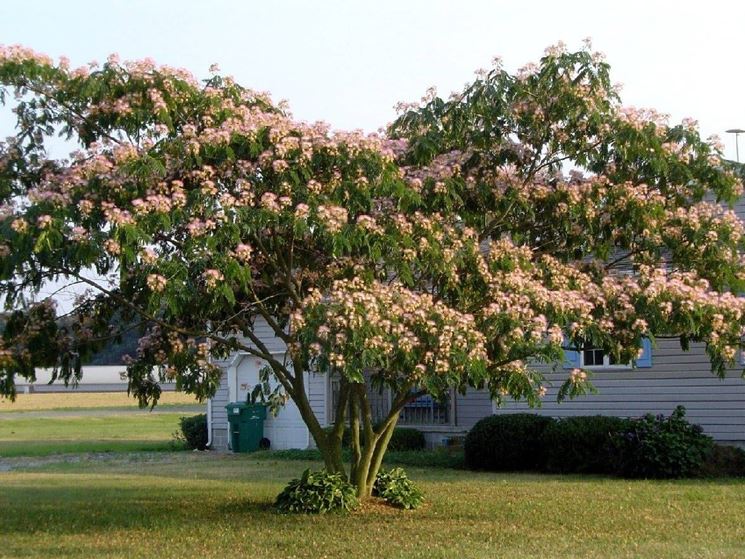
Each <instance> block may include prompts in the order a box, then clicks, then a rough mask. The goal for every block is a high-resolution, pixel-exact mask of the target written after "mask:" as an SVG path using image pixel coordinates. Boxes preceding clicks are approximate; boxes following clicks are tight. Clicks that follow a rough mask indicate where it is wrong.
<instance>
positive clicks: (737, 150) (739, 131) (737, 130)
mask: <svg viewBox="0 0 745 559" xmlns="http://www.w3.org/2000/svg"><path fill="white" fill-rule="evenodd" d="M725 132H727V134H734V135H735V153H736V154H737V162H738V163H739V162H740V143H739V142H738V138H739V137H740V134H743V133H745V130H743V129H742V128H730V129H729V130H725Z"/></svg>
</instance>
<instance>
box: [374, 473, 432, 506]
mask: <svg viewBox="0 0 745 559" xmlns="http://www.w3.org/2000/svg"><path fill="white" fill-rule="evenodd" d="M373 495H375V496H377V497H380V498H382V499H385V501H387V502H388V503H390V504H391V505H393V506H395V507H399V508H402V509H416V508H419V507H420V506H421V505H422V503H424V495H422V492H421V491H420V490H419V489H417V487H416V486H415V485H414V483H413V482H412V481H411V480H410V479H409V478H408V476H407V475H406V472H405V471H404V470H403V468H393V469H391V470H380V472H378V475H377V477H376V478H375V484H374V485H373Z"/></svg>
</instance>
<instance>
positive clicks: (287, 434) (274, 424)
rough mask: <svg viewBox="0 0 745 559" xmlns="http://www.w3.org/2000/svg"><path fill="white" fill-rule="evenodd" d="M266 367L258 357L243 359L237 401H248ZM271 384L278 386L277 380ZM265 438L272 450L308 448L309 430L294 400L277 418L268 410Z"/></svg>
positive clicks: (239, 374) (272, 380)
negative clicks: (261, 372) (261, 371)
mask: <svg viewBox="0 0 745 559" xmlns="http://www.w3.org/2000/svg"><path fill="white" fill-rule="evenodd" d="M265 365H266V361H264V360H263V359H259V358H258V357H252V356H246V357H244V358H243V360H242V361H241V362H240V364H239V365H238V370H237V377H238V378H237V379H236V380H237V387H236V388H237V392H238V397H237V398H236V400H237V401H239V402H245V401H246V397H247V396H248V395H249V394H250V393H251V391H252V390H253V388H254V386H256V384H257V383H258V382H259V371H260V370H261V368H262V367H264V366H265ZM269 382H270V384H271V386H272V388H274V387H275V386H276V385H277V384H278V382H277V381H276V379H273V378H272V379H270V381H269ZM264 436H265V437H266V438H267V439H269V441H270V443H271V448H273V449H277V450H281V449H287V448H301V449H305V448H308V443H309V441H310V435H309V432H308V428H307V427H306V426H305V423H304V422H303V419H302V418H301V417H300V410H298V408H297V406H296V405H295V402H293V401H292V400H288V402H287V403H286V404H285V405H284V407H283V408H282V409H281V410H280V412H279V414H278V415H277V417H274V416H273V415H272V414H271V412H269V411H268V410H267V414H266V421H264Z"/></svg>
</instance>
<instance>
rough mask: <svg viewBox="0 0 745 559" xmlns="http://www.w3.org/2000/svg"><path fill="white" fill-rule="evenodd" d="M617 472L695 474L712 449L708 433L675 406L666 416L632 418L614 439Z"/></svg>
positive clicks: (640, 475)
mask: <svg viewBox="0 0 745 559" xmlns="http://www.w3.org/2000/svg"><path fill="white" fill-rule="evenodd" d="M614 442H615V444H616V446H617V452H618V455H619V463H618V473H620V474H621V475H623V476H626V477H633V478H679V477H691V476H694V475H697V474H698V473H699V472H700V471H701V468H702V466H703V465H704V463H705V461H706V460H707V458H708V457H709V455H710V454H711V452H712V449H713V441H712V439H711V437H708V436H707V435H704V434H703V430H702V429H701V427H700V426H699V425H692V424H691V423H689V422H688V421H686V419H685V408H684V407H683V406H677V407H676V408H675V410H674V411H673V413H672V414H671V415H670V416H667V417H666V416H664V415H662V414H660V415H657V416H654V415H652V414H647V415H645V416H644V417H641V418H639V419H635V420H632V421H631V422H630V424H629V427H628V429H627V430H626V431H625V432H623V433H620V434H618V435H616V437H615V440H614Z"/></svg>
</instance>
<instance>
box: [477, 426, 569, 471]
mask: <svg viewBox="0 0 745 559" xmlns="http://www.w3.org/2000/svg"><path fill="white" fill-rule="evenodd" d="M553 421H554V420H553V419H551V418H550V417H544V416H541V415H535V414H531V413H515V414H509V415H492V416H490V417H485V418H484V419H482V420H481V421H479V422H478V423H476V425H474V426H473V428H472V429H471V430H470V431H469V432H468V435H466V440H465V444H464V451H465V460H466V466H468V467H469V468H471V469H476V470H492V471H513V470H540V469H542V468H543V467H544V466H545V453H544V449H543V440H542V438H543V432H544V431H545V429H546V427H548V426H549V425H551V423H553Z"/></svg>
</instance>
